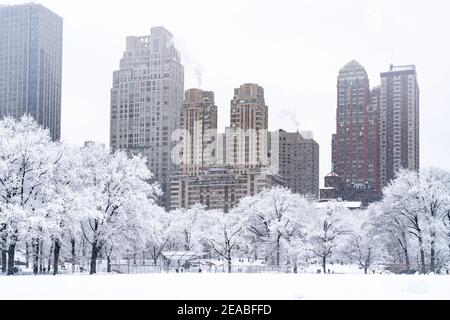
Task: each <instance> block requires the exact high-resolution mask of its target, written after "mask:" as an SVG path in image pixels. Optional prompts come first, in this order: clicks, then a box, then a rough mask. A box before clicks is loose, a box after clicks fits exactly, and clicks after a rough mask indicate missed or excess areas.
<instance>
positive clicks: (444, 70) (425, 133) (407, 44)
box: [10, 1, 450, 177]
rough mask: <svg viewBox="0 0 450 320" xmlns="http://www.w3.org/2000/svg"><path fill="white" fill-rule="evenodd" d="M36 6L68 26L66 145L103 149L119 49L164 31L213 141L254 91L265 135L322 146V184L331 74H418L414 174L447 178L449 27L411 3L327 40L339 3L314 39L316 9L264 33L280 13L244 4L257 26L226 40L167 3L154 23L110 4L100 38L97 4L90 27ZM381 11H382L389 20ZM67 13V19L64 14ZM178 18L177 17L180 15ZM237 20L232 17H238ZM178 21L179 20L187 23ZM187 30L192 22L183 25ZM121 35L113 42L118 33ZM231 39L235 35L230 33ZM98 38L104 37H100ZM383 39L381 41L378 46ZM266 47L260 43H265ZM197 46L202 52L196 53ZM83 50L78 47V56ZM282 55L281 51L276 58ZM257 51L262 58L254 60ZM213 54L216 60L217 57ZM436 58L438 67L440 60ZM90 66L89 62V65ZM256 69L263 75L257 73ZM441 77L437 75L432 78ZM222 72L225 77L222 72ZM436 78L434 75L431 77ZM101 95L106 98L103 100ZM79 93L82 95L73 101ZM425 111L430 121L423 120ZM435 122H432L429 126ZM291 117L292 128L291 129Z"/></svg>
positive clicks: (376, 10)
mask: <svg viewBox="0 0 450 320" xmlns="http://www.w3.org/2000/svg"><path fill="white" fill-rule="evenodd" d="M10 3H11V4H15V3H20V1H10ZM39 3H42V4H43V5H45V6H47V7H48V8H49V9H51V10H52V11H55V12H56V13H57V14H59V15H61V16H62V17H63V18H64V19H65V20H64V21H65V27H66V26H67V28H65V34H64V40H65V42H64V44H65V48H64V57H65V58H64V73H63V78H64V79H65V80H64V86H63V111H62V117H63V119H62V122H63V124H62V128H63V132H62V139H63V140H65V141H67V142H71V143H77V144H82V142H83V141H85V140H95V141H99V142H104V143H105V142H107V141H108V136H109V128H108V124H107V122H108V119H109V113H108V109H109V101H108V100H109V88H110V87H111V71H112V70H116V69H117V61H118V58H119V57H120V55H121V53H122V52H123V50H124V48H123V39H124V37H126V36H129V35H137V36H138V35H143V34H147V33H148V30H149V29H150V27H152V26H156V25H164V26H165V27H166V28H168V29H169V30H170V31H171V32H172V33H173V34H174V37H175V44H176V45H177V42H178V44H180V45H179V46H178V47H179V48H180V51H181V57H182V61H183V62H184V63H185V65H186V81H185V89H189V88H193V87H200V88H201V89H203V90H211V91H214V92H215V93H216V105H217V106H218V113H219V115H218V118H219V123H218V128H219V131H222V129H223V128H224V127H225V125H226V123H227V119H229V116H228V105H229V101H230V98H231V96H232V90H233V88H235V87H237V86H238V85H239V84H241V83H245V82H252V83H258V84H259V85H261V86H262V87H264V88H265V93H266V103H267V105H269V106H271V108H270V110H269V118H270V119H271V120H270V121H269V130H276V129H280V128H281V129H284V130H287V131H294V130H296V129H300V130H311V131H313V132H314V134H315V140H316V141H318V142H319V144H320V146H321V157H320V158H321V165H320V167H321V170H320V176H321V177H323V176H324V175H325V174H327V173H328V172H329V171H330V170H331V167H330V163H331V144H330V139H329V137H330V134H331V133H332V132H333V130H334V127H335V106H336V93H335V91H336V88H335V79H336V72H337V70H339V68H340V67H341V66H342V65H343V64H344V63H346V62H347V61H350V60H351V59H356V60H358V61H359V62H360V63H361V64H362V65H363V66H364V67H365V68H366V70H367V72H368V74H369V79H372V81H371V87H375V86H377V85H380V83H379V81H377V80H376V79H379V75H380V73H381V72H383V71H386V70H388V67H389V65H390V64H391V63H393V64H394V65H405V64H415V65H416V66H417V69H418V73H419V78H420V79H419V80H420V85H421V105H422V111H421V166H430V165H433V166H440V167H443V168H449V164H448V162H447V161H446V159H447V158H448V152H449V151H448V150H446V149H447V148H446V144H445V141H444V140H445V139H439V138H440V137H441V136H442V135H443V136H447V135H448V134H447V133H448V130H449V128H447V127H446V126H445V122H444V121H445V118H446V117H445V116H446V115H448V114H449V110H448V108H446V105H447V104H448V101H449V100H450V95H449V93H448V92H446V90H445V81H444V80H445V78H446V77H445V75H446V74H448V71H449V70H450V68H449V66H448V64H447V63H446V61H445V57H446V56H448V52H449V48H448V45H447V44H443V43H439V42H438V41H437V39H438V38H437V35H438V33H436V31H437V30H438V28H442V26H441V24H445V23H447V22H445V20H442V19H434V20H433V21H428V25H427V26H426V23H421V24H420V23H417V20H416V19H414V18H415V17H417V16H419V15H422V14H423V15H425V16H426V14H427V13H429V10H430V9H428V8H427V7H422V6H420V5H418V4H417V3H414V2H413V3H411V2H408V5H409V6H408V8H406V7H405V6H402V5H401V4H398V3H395V4H392V5H391V7H388V4H387V3H386V2H383V1H379V2H372V4H371V5H369V6H366V5H355V11H356V12H357V13H359V14H360V16H359V17H358V20H357V21H358V22H360V23H361V29H362V30H361V31H355V30H352V29H350V25H349V24H346V23H343V25H336V30H335V31H333V30H329V28H331V27H332V26H333V24H335V23H336V22H337V21H338V20H336V17H337V16H338V14H342V15H344V16H343V17H345V14H346V13H345V12H344V11H345V8H348V7H349V6H351V5H352V4H354V3H352V2H348V1H346V2H344V3H343V4H341V5H340V6H342V7H343V8H337V5H336V4H333V3H330V2H329V3H327V6H323V5H322V6H319V7H321V8H322V7H323V10H324V12H323V16H324V17H326V18H328V19H321V22H320V23H322V24H323V26H321V28H319V30H316V31H311V30H312V29H311V30H308V29H304V28H303V27H305V25H306V24H308V23H312V21H311V20H309V19H307V17H305V16H306V15H307V13H308V12H309V13H311V12H315V11H317V10H318V9H319V8H318V6H317V5H316V4H315V3H313V2H311V1H306V2H303V3H301V4H299V5H294V4H292V3H290V4H289V3H288V7H290V8H292V9H303V10H292V11H293V12H295V13H296V14H298V15H299V20H301V19H300V18H304V21H297V22H294V20H293V19H291V20H289V19H287V21H289V22H283V21H280V20H279V19H275V21H276V23H275V24H273V25H272V24H271V26H270V27H267V26H264V24H263V21H264V20H265V19H264V17H265V18H267V17H269V15H268V14H269V12H270V9H274V10H275V12H274V15H276V13H279V11H277V10H278V8H274V7H273V6H269V5H268V3H265V2H261V4H260V6H256V5H255V2H247V3H245V4H242V6H241V9H242V11H243V12H245V11H246V10H252V12H256V13H258V14H256V15H255V16H258V15H259V18H256V17H253V18H252V17H250V18H249V20H248V21H246V22H242V21H241V22H239V23H236V25H230V26H229V29H227V30H225V29H226V28H225V29H220V28H217V27H215V24H211V28H210V29H211V30H204V33H207V34H206V35H205V34H203V35H202V33H201V32H195V31H200V30H203V29H200V27H201V25H202V23H199V21H197V20H196V19H192V15H194V17H197V15H196V14H195V13H194V12H193V11H195V10H190V11H188V12H189V13H190V15H191V17H190V19H189V20H185V19H181V20H180V21H179V22H176V21H175V20H177V18H180V13H178V10H177V12H170V11H169V10H168V7H170V5H173V4H174V2H172V3H171V4H170V5H166V4H164V5H162V4H161V5H159V4H156V6H155V5H154V6H153V13H151V14H150V13H148V14H145V13H142V14H141V13H140V11H145V10H138V9H139V8H141V9H143V8H146V5H145V4H144V3H143V2H139V1H134V2H133V1H132V5H131V6H130V5H129V4H126V5H125V7H127V8H128V11H127V10H124V11H123V10H121V9H123V8H122V4H118V3H115V4H114V5H113V6H112V8H111V12H110V13H109V16H110V17H111V18H110V19H106V22H105V26H104V27H99V28H98V29H96V28H95V27H94V25H93V21H94V20H93V17H94V16H95V13H97V14H98V12H99V10H100V9H101V8H102V2H101V1H98V2H95V3H94V4H93V5H92V7H91V11H90V12H88V13H87V15H86V16H84V18H85V19H86V21H87V23H84V22H83V23H81V21H78V20H77V17H78V16H77V14H80V13H81V12H82V8H83V6H84V4H83V1H81V4H78V3H77V5H70V4H68V5H67V4H60V3H58V2H56V1H40V2H39ZM197 3H198V4H200V3H203V2H201V1H200V2H197ZM259 3H260V2H258V4H259ZM103 4H104V2H103ZM177 4H178V5H179V6H180V8H183V7H184V6H185V5H184V4H182V3H177ZM445 5H446V4H445ZM190 6H192V4H191V5H190ZM66 7H67V8H66ZM219 7H220V8H219V9H224V10H225V12H229V8H228V6H224V5H222V4H219ZM229 7H232V6H229ZM431 7H432V6H431ZM130 8H132V9H130ZM388 8H389V10H387V9H388ZM204 9H205V12H211V13H214V12H217V11H216V10H219V9H213V8H212V7H211V6H210V5H209V4H205V7H204ZM400 9H401V10H403V13H404V14H403V15H402V17H396V16H395V12H396V11H398V10H400ZM70 10H72V11H73V12H69V11H70ZM130 10H132V12H133V13H136V15H135V16H133V19H126V18H124V20H123V21H121V23H119V24H118V25H117V26H115V25H114V26H113V24H112V22H111V20H113V19H114V17H117V16H118V13H119V12H120V13H121V14H123V15H124V16H125V15H127V14H130V16H131V12H130ZM334 10H337V11H336V13H333V12H334ZM122 11H123V12H122ZM179 11H181V12H183V11H184V10H179ZM286 11H290V10H286ZM435 11H437V14H440V12H445V10H444V9H442V10H436V7H434V8H433V12H435ZM283 12H284V10H283ZM285 13H286V14H287V15H289V17H291V18H292V17H293V16H291V14H290V13H289V12H285ZM240 14H241V13H237V15H240ZM158 15H159V16H158ZM182 15H183V16H184V15H185V13H183V14H182ZM187 16H189V14H188V15H187ZM202 16H203V15H202ZM211 16H213V15H211ZM225 16H226V14H225ZM216 18H218V19H221V17H217V16H214V19H216ZM341 18H342V17H341ZM366 18H370V19H366ZM210 19H211V17H209V16H208V15H206V18H205V20H206V21H207V22H208V21H214V19H212V20H210ZM133 20H134V21H133ZM205 20H204V21H203V23H204V22H205ZM237 20H239V19H237ZM340 20H341V19H339V21H340ZM343 20H345V19H343ZM366 20H367V21H366ZM187 21H190V22H192V21H193V22H192V24H189V23H187ZM439 21H440V22H439ZM252 22H253V24H252ZM218 24H220V23H218ZM415 24H418V26H416V25H415ZM399 25H402V26H403V27H402V28H405V30H406V29H408V30H411V31H410V32H409V33H406V34H403V35H402V38H399V37H396V36H395V35H389V36H386V34H388V32H389V27H392V26H397V27H398V26H399ZM313 26H314V24H313ZM316 26H317V25H316ZM272 28H273V29H272ZM88 29H92V35H91V36H88V35H87V33H86V32H85V31H86V30H88ZM119 30H120V32H118V31H119ZM238 30H241V31H240V32H237V31H238ZM83 31H84V32H83ZM267 31H268V32H267ZM282 31H285V32H282ZM339 32H344V33H345V32H347V33H348V34H349V37H348V38H352V37H351V36H357V35H360V34H362V33H366V34H367V35H369V36H368V37H367V38H364V39H363V40H361V41H356V42H357V44H352V45H351V46H349V47H348V48H347V47H344V46H343V45H342V46H341V45H340V44H338V42H337V41H336V40H333V39H332V38H333V35H335V34H336V33H339ZM102 33H103V37H100V35H101V34H102ZM214 33H215V35H216V37H214V38H208V35H209V36H210V35H211V34H214ZM82 36H84V38H85V39H84V40H85V41H84V42H81V40H80V39H81V38H82ZM204 37H206V38H207V39H208V40H210V41H211V42H212V44H213V45H205V43H207V42H204V41H203V40H204V39H205V38H204ZM217 38H221V41H219V42H218V41H217V40H218V39H217ZM249 38H250V39H251V40H250V41H249V40H248V39H249ZM353 38H354V37H353ZM296 39H298V40H296ZM382 39H384V40H383V41H381V40H382ZM231 40H233V41H234V45H235V46H236V48H237V47H239V48H240V49H239V50H231V51H227V50H228V49H226V48H225V45H228V46H231V47H233V41H231ZM264 40H266V41H265V42H264ZM267 40H270V41H267ZM286 40H290V41H289V42H287V41H286ZM325 40H328V42H327V41H325ZM412 40H416V41H412ZM342 41H343V42H344V43H345V44H348V43H349V42H350V40H349V39H347V37H346V38H345V39H343V40H342ZM199 42H201V43H203V45H202V46H201V47H200V43H199ZM94 43H97V45H98V46H99V47H102V49H101V50H99V53H96V52H93V51H92V50H89V48H92V45H93V44H94ZM417 43H419V44H420V47H426V45H424V44H428V47H432V48H435V50H433V52H434V53H433V57H430V52H431V51H430V50H424V49H422V48H418V47H417V46H418V44H417ZM80 44H82V45H81V46H80ZM268 44H269V45H268ZM393 44H394V45H393ZM217 45H218V46H217ZM243 45H245V46H244V48H245V50H242V48H243ZM281 46H283V50H284V51H283V50H281V51H280V50H279V48H280V47H281ZM364 47H365V48H364ZM199 48H202V49H201V50H200V49H199ZM262 48H264V49H265V50H261V49H262ZM330 48H331V49H333V50H332V51H331V52H329V49H330ZM412 49H414V50H412ZM220 50H223V52H220ZM94 51H95V50H94ZM75 53H76V54H77V58H78V59H84V61H87V65H86V67H85V68H79V64H77V63H74V60H73V59H74V57H75ZM212 53H216V55H214V54H212ZM217 53H220V55H217ZM275 53H276V55H275ZM286 53H288V56H289V57H293V56H294V57H295V56H296V57H298V58H297V59H286V60H289V62H288V63H286V62H285V61H279V60H283V58H282V57H284V56H285V55H286ZM300 53H301V54H300ZM88 57H89V58H88ZM278 57H280V58H278ZM440 57H442V58H443V59H439V58H440ZM218 58H221V59H226V60H224V61H225V62H226V63H221V62H220V60H219V59H218ZM252 58H253V59H252ZM432 58H433V59H432ZM211 59H213V60H211ZM278 59H279V60H278ZM88 60H92V62H91V61H88ZM432 60H434V61H432ZM111 61H112V63H111ZM267 61H270V63H267ZM438 61H439V63H438ZM94 62H95V64H96V68H95V69H92V68H91V69H90V70H88V68H87V67H89V66H92V65H93V64H94ZM288 65H292V67H291V68H290V69H289V68H286V67H287V66H288ZM230 66H232V68H230ZM261 66H264V67H263V68H261ZM438 67H439V68H440V69H437V68H438ZM226 68H228V69H230V71H227V70H225V69H226ZM75 69H80V70H75ZM105 69H108V72H104V70H105ZM202 69H203V71H202ZM436 70H439V71H440V72H436ZM86 72H89V78H90V79H85V83H80V82H79V81H78V83H77V84H76V85H74V81H75V79H77V80H79V79H78V77H79V76H80V74H79V73H83V74H86ZM199 74H202V77H201V82H200V81H199V79H198V77H197V76H198V75H199ZM219 79H220V81H219ZM280 79H283V80H282V83H280V81H281V80H280ZM92 81H94V82H92ZM199 82H200V83H201V85H200V86H199ZM93 83H95V84H93ZM90 87H92V89H91V88H90ZM105 88H106V90H104V89H105ZM299 88H301V89H299ZM93 89H95V94H93ZM75 92H76V94H75ZM80 92H82V93H83V94H81V95H80V94H79V93H80ZM88 110H89V112H90V113H91V117H90V118H91V119H81V118H80V116H79V115H77V113H81V114H85V113H86V111H88ZM424 110H426V111H427V112H425V113H424ZM438 114H439V116H440V117H439V119H434V117H435V116H436V115H438ZM292 117H293V119H290V118H292ZM298 123H300V125H298ZM81 127H82V129H81Z"/></svg>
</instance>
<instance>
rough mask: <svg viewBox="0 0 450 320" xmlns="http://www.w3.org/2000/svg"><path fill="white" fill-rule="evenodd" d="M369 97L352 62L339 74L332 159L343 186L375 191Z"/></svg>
mask: <svg viewBox="0 0 450 320" xmlns="http://www.w3.org/2000/svg"><path fill="white" fill-rule="evenodd" d="M373 94H374V96H372V97H371V93H370V87H369V78H368V76H367V73H366V70H365V69H364V68H363V67H362V66H361V65H360V64H359V63H358V62H356V61H354V60H352V61H351V62H349V63H348V64H346V65H345V66H344V67H343V68H342V69H341V70H340V71H339V76H338V81H337V110H336V134H335V135H333V139H332V149H333V150H332V159H333V170H334V172H335V173H336V174H337V175H338V176H340V177H341V178H342V179H343V181H344V182H345V183H346V185H347V186H353V187H356V188H361V187H364V188H369V189H371V190H378V189H379V161H378V159H379V153H378V110H377V105H376V101H375V100H376V99H375V98H376V93H375V92H374V93H373ZM371 98H373V99H374V100H373V101H374V103H371Z"/></svg>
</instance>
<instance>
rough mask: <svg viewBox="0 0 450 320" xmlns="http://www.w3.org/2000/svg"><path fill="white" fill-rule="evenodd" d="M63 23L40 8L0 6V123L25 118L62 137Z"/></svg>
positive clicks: (32, 6)
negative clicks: (26, 115) (27, 116)
mask: <svg viewBox="0 0 450 320" xmlns="http://www.w3.org/2000/svg"><path fill="white" fill-rule="evenodd" d="M62 32H63V20H62V18H61V17H60V16H58V15H56V14H55V13H53V12H52V11H50V10H49V9H47V8H45V7H44V6H42V5H40V4H34V3H30V4H23V5H15V6H0V119H1V118H3V117H5V116H11V117H14V118H19V117H21V116H22V115H24V114H29V115H31V116H33V117H34V118H35V120H36V121H37V122H38V123H39V124H40V125H42V126H43V127H44V128H47V129H49V131H50V135H51V137H52V139H53V140H55V141H58V140H60V137H61V75H62V41H63V39H62Z"/></svg>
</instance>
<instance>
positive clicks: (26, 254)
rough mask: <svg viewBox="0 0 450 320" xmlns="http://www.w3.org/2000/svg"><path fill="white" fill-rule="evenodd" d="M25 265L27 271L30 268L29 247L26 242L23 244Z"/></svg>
mask: <svg viewBox="0 0 450 320" xmlns="http://www.w3.org/2000/svg"><path fill="white" fill-rule="evenodd" d="M25 263H26V264H27V269H28V268H29V267H30V245H29V244H28V241H27V242H26V243H25Z"/></svg>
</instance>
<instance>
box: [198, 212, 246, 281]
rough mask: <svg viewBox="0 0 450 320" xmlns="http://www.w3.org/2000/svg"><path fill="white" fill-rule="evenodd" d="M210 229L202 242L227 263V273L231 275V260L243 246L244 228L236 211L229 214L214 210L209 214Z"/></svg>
mask: <svg viewBox="0 0 450 320" xmlns="http://www.w3.org/2000/svg"><path fill="white" fill-rule="evenodd" d="M209 214H210V218H211V222H210V228H209V229H208V231H207V232H206V233H205V235H204V240H205V241H206V242H207V243H208V244H209V245H210V246H211V248H212V249H213V250H214V252H215V253H216V254H218V255H219V256H221V257H222V258H224V259H225V260H226V261H227V263H228V272H229V273H231V268H232V259H233V256H234V254H235V252H236V251H238V250H239V248H240V246H244V242H245V240H244V237H243V236H242V235H243V232H244V230H245V226H244V225H243V221H242V219H241V215H240V213H239V211H238V210H231V211H230V212H229V213H226V212H223V211H219V210H214V211H211V212H210V213H209Z"/></svg>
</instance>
